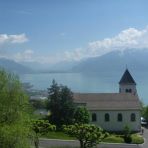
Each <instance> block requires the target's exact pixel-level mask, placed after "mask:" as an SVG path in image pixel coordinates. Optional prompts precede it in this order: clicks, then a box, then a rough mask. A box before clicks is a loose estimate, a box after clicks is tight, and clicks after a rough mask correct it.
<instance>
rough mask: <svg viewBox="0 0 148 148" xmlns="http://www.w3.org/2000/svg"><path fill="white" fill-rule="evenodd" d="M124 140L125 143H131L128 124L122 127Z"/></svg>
mask: <svg viewBox="0 0 148 148" xmlns="http://www.w3.org/2000/svg"><path fill="white" fill-rule="evenodd" d="M123 132H124V142H125V143H131V142H132V137H131V130H130V128H129V126H127V125H126V126H125V127H124V131H123Z"/></svg>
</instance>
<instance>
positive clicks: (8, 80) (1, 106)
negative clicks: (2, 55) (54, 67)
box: [0, 70, 30, 148]
mask: <svg viewBox="0 0 148 148" xmlns="http://www.w3.org/2000/svg"><path fill="white" fill-rule="evenodd" d="M28 110H29V103H28V98H27V97H26V95H25V94H24V92H23V90H22V87H21V84H20V81H19V79H18V77H17V76H16V75H14V74H11V73H8V72H6V71H4V70H0V147H1V148H20V147H21V148H28V147H30V144H29V139H28V136H29V134H30V127H29V126H28V124H27V123H28V121H29V114H28Z"/></svg>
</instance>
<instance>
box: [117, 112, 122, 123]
mask: <svg viewBox="0 0 148 148" xmlns="http://www.w3.org/2000/svg"><path fill="white" fill-rule="evenodd" d="M117 118H118V121H119V122H122V114H121V113H119V114H118V117H117Z"/></svg>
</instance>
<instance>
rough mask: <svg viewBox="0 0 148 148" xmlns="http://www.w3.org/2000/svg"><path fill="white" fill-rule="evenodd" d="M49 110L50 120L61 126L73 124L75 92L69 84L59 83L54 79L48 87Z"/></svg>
mask: <svg viewBox="0 0 148 148" xmlns="http://www.w3.org/2000/svg"><path fill="white" fill-rule="evenodd" d="M48 94H49V96H48V103H47V110H49V111H50V113H51V115H50V121H51V123H53V124H55V125H56V126H57V127H58V128H60V127H61V126H62V125H63V124H66V125H67V124H72V122H73V115H74V103H73V93H72V92H71V90H70V89H69V88H68V87H67V86H62V85H60V86H59V85H58V84H57V83H56V82H55V80H53V82H52V85H51V87H50V88H48Z"/></svg>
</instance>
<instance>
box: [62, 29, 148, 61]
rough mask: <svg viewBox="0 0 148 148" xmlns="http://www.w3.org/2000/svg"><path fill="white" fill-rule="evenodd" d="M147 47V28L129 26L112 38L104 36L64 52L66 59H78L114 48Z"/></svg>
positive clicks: (121, 49) (104, 52) (97, 54)
mask: <svg viewBox="0 0 148 148" xmlns="http://www.w3.org/2000/svg"><path fill="white" fill-rule="evenodd" d="M131 48H135V49H143V48H147V49H148V28H147V27H146V28H145V29H143V30H138V29H135V28H129V29H126V30H123V31H121V32H120V33H119V34H118V35H116V36H114V37H112V38H105V39H103V40H98V41H94V42H90V43H88V46H87V48H85V49H83V48H79V49H75V50H74V51H73V52H68V51H66V52H65V57H66V58H67V59H68V60H80V59H83V58H88V57H95V56H101V55H103V54H106V53H108V52H111V51H115V50H120V51H124V50H128V49H131Z"/></svg>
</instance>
